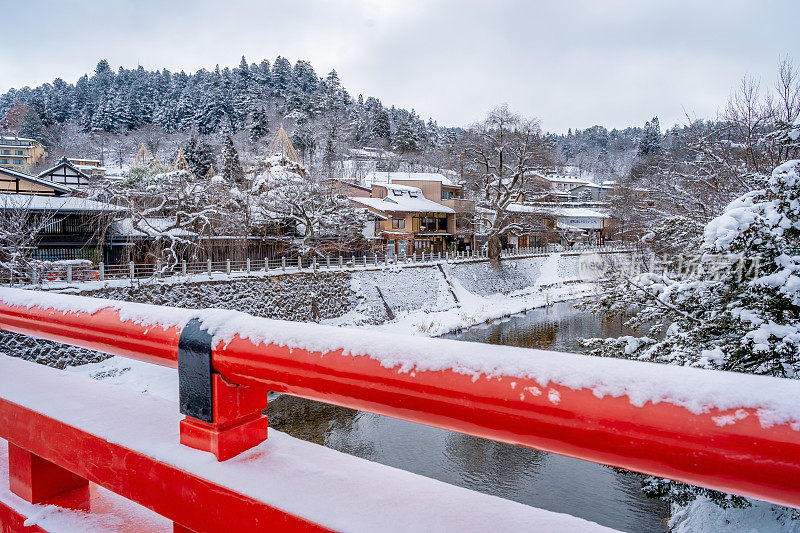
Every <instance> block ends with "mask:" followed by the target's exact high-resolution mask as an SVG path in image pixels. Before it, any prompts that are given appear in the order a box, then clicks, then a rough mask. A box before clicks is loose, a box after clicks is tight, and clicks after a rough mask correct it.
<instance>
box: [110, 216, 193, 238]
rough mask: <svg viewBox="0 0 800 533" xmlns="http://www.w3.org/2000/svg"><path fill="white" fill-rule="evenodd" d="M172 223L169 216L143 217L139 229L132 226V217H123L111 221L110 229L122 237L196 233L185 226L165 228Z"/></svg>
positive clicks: (190, 235) (190, 234) (191, 235)
mask: <svg viewBox="0 0 800 533" xmlns="http://www.w3.org/2000/svg"><path fill="white" fill-rule="evenodd" d="M174 224H175V221H174V220H173V219H170V218H155V217H153V218H145V219H143V220H142V222H141V223H140V224H139V226H140V228H141V229H139V228H136V227H134V225H133V219H132V218H123V219H121V220H115V221H114V222H112V223H111V229H112V231H113V232H114V233H115V234H117V235H120V236H123V237H147V236H148V235H150V236H155V235H162V234H166V235H170V236H173V237H194V236H196V235H197V234H196V233H194V232H193V231H189V230H187V229H185V228H173V229H169V230H168V229H167V228H169V227H170V226H172V225H174ZM142 230H144V231H142Z"/></svg>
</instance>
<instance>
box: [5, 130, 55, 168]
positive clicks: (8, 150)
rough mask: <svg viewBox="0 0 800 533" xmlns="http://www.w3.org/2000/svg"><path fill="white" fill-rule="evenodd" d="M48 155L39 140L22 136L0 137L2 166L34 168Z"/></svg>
mask: <svg viewBox="0 0 800 533" xmlns="http://www.w3.org/2000/svg"><path fill="white" fill-rule="evenodd" d="M45 157H47V152H46V151H45V149H44V147H43V146H42V145H41V143H40V142H39V141H35V140H33V139H23V138H21V137H0V166H3V167H8V168H16V169H20V168H33V167H34V166H36V165H38V164H39V163H41V162H42V161H43V160H44V158H45Z"/></svg>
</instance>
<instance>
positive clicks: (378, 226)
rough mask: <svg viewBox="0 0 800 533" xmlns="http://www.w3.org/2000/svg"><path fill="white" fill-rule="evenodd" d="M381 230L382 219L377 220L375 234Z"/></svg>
mask: <svg viewBox="0 0 800 533" xmlns="http://www.w3.org/2000/svg"><path fill="white" fill-rule="evenodd" d="M380 232H381V221H380V220H377V219H376V220H375V235H377V234H378V233H380Z"/></svg>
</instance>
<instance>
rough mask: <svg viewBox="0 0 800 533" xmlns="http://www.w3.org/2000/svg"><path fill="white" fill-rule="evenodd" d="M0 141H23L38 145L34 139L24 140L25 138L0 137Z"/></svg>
mask: <svg viewBox="0 0 800 533" xmlns="http://www.w3.org/2000/svg"><path fill="white" fill-rule="evenodd" d="M0 141H24V142H28V143H32V144H34V143H35V144H39V141H37V140H36V139H26V138H25V137H8V136H6V137H0Z"/></svg>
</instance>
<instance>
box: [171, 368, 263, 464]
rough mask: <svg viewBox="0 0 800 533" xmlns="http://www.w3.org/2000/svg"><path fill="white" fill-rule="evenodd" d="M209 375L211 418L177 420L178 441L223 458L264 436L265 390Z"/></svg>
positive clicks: (241, 450)
mask: <svg viewBox="0 0 800 533" xmlns="http://www.w3.org/2000/svg"><path fill="white" fill-rule="evenodd" d="M211 379H212V384H211V386H212V389H213V395H212V406H213V410H212V412H213V416H214V421H213V422H212V423H208V422H203V421H202V420H198V419H196V418H192V417H188V416H187V417H186V418H184V419H183V420H181V425H180V429H181V444H183V445H185V446H189V447H191V448H195V449H198V450H203V451H207V452H211V453H213V454H214V455H215V456H216V457H217V460H218V461H224V460H226V459H230V458H231V457H234V456H236V455H238V454H240V453H242V452H243V451H245V450H248V449H250V448H252V447H253V446H257V445H258V444H260V443H261V442H263V441H264V440H266V438H267V425H268V422H267V416H266V415H265V414H263V413H262V411H263V410H264V409H266V407H267V391H266V389H264V388H262V387H258V386H246V385H235V384H232V383H228V382H226V381H225V380H224V379H223V378H222V376H220V375H219V374H214V375H213V376H212V378H211Z"/></svg>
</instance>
